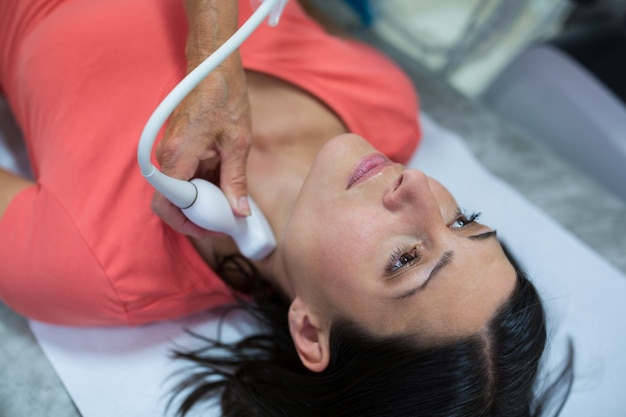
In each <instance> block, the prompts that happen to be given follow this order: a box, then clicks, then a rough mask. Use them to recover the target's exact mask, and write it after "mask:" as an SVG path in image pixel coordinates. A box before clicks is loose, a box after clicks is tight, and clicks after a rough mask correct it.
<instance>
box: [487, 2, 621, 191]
mask: <svg viewBox="0 0 626 417" xmlns="http://www.w3.org/2000/svg"><path fill="white" fill-rule="evenodd" d="M585 3H587V2H585ZM590 3H593V4H592V5H585V6H581V7H587V8H590V7H595V10H591V9H588V10H587V11H586V10H584V9H583V10H582V11H581V10H579V12H578V13H575V14H574V13H573V14H572V15H571V17H570V19H569V22H566V25H565V27H564V28H563V30H562V31H561V33H560V34H559V35H558V36H556V37H553V38H552V39H549V40H546V41H544V42H542V43H539V44H537V45H532V46H530V47H528V48H526V49H525V50H523V51H522V52H521V53H520V54H519V55H518V56H517V57H516V58H515V59H514V60H513V61H512V62H511V63H510V64H509V65H508V66H507V67H506V68H505V69H504V70H503V71H502V72H501V73H500V74H499V75H498V77H497V78H496V79H495V80H494V82H493V83H492V84H491V85H490V86H489V88H488V89H487V91H486V92H485V94H484V96H483V100H484V102H485V103H486V104H487V105H488V106H489V107H491V108H492V109H493V110H494V111H495V112H496V113H498V114H499V115H501V116H503V117H504V118H505V119H507V120H509V121H510V122H512V123H513V124H515V125H517V126H518V127H521V128H523V129H524V130H525V131H527V132H528V133H530V134H531V135H533V136H534V137H535V138H536V139H538V140H540V141H541V142H543V143H545V144H546V145H547V146H548V147H549V148H551V149H552V150H553V151H554V152H555V153H556V154H558V155H560V156H561V157H563V158H564V159H566V160H567V161H569V162H570V163H572V164H573V165H574V166H576V167H578V168H579V169H581V170H583V171H585V172H586V173H587V174H589V175H591V176H592V177H593V178H595V179H596V180H597V181H598V182H600V183H601V184H603V185H604V186H605V187H606V188H608V189H609V190H611V191H612V192H613V193H615V194H616V195H617V196H619V197H620V198H622V199H624V200H626V81H625V79H624V74H626V12H625V11H624V7H623V6H624V2H621V6H622V8H621V10H620V7H618V2H600V1H597V2H590ZM607 3H611V4H610V5H607ZM609 6H613V7H612V8H610V7H609Z"/></svg>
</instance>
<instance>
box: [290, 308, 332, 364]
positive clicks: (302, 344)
mask: <svg viewBox="0 0 626 417" xmlns="http://www.w3.org/2000/svg"><path fill="white" fill-rule="evenodd" d="M288 318H289V331H290V332H291V338H292V339H293V343H294V344H295V346H296V351H297V352H298V356H300V360H301V361H302V364H303V365H304V366H306V367H307V368H308V369H309V370H311V371H313V372H322V371H323V370H324V369H326V367H327V366H328V362H329V361H330V347H329V345H328V330H327V329H326V328H325V327H326V326H321V325H320V323H319V322H318V318H317V317H315V316H313V315H312V314H311V312H310V311H309V309H308V307H307V305H306V304H305V303H304V302H303V301H302V299H301V298H300V297H297V296H296V298H295V299H294V300H293V301H292V303H291V306H290V307H289V314H288Z"/></svg>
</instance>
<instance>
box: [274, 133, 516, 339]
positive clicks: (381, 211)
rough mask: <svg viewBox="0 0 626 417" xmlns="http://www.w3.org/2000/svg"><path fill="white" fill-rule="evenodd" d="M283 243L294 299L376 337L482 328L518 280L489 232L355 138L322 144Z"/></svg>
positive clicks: (424, 181)
mask: <svg viewBox="0 0 626 417" xmlns="http://www.w3.org/2000/svg"><path fill="white" fill-rule="evenodd" d="M280 242H281V243H280V244H279V248H278V251H279V252H280V259H281V262H282V265H283V267H284V271H285V273H286V275H287V276H288V279H289V281H290V286H291V290H292V292H293V293H294V294H291V295H292V296H297V297H299V298H300V299H301V300H302V301H303V302H305V303H306V304H307V305H308V306H309V308H311V309H312V311H313V312H314V313H315V314H317V315H319V317H322V318H323V319H324V320H326V321H327V322H328V323H330V322H332V320H333V318H335V317H337V316H340V317H347V318H350V319H352V320H354V321H356V322H357V323H360V324H361V325H364V326H365V327H366V328H367V329H369V330H370V331H372V332H373V333H375V334H378V335H390V334H398V333H401V334H407V333H408V334H415V335H419V336H421V337H425V338H432V339H433V340H438V339H442V338H443V339H445V338H446V337H455V336H461V335H466V334H473V333H476V332H477V331H480V330H481V329H482V328H483V327H484V326H485V324H486V323H487V322H488V320H489V319H490V318H491V317H492V316H493V315H494V313H495V312H496V310H497V309H498V308H499V307H500V306H501V305H502V304H503V303H504V301H505V300H506V299H507V298H508V296H509V295H510V294H511V292H512V291H513V288H514V286H515V282H516V278H515V271H514V269H513V267H512V266H511V264H510V263H509V261H508V260H507V258H506V256H505V254H504V252H503V250H502V248H501V246H500V244H499V242H498V240H497V239H496V237H495V233H494V231H493V230H492V229H490V228H488V227H487V226H484V225H481V224H479V223H478V222H476V221H472V216H471V215H470V214H463V213H460V212H459V208H458V205H457V203H456V202H455V200H454V198H453V197H452V195H451V194H450V193H449V192H448V191H447V190H446V189H445V188H444V187H443V186H442V185H441V184H440V183H438V182H437V181H435V180H434V179H432V178H429V177H427V176H426V175H424V173H422V172H421V171H417V170H412V169H406V168H405V167H403V166H401V165H398V164H394V163H392V162H391V161H389V160H387V159H386V158H384V157H382V156H381V155H380V154H378V153H376V152H375V150H374V149H373V148H372V147H371V145H369V144H368V143H367V142H366V141H365V140H363V139H362V138H360V137H358V136H356V135H350V134H348V135H342V136H339V137H337V138H335V139H333V140H331V141H329V142H328V143H327V144H326V145H325V147H324V148H323V149H322V150H321V151H320V153H319V155H318V157H317V159H316V160H315V162H314V164H313V166H312V168H311V171H310V172H309V175H308V176H307V178H306V181H305V183H304V185H303V188H302V190H301V192H300V194H299V196H298V199H297V201H296V203H295V207H294V210H293V212H292V214H291V217H290V218H289V219H288V222H287V226H286V228H285V232H284V235H283V238H282V239H281V240H280Z"/></svg>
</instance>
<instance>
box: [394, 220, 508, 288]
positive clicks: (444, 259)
mask: <svg viewBox="0 0 626 417" xmlns="http://www.w3.org/2000/svg"><path fill="white" fill-rule="evenodd" d="M496 236H497V234H496V231H495V230H490V231H488V232H484V233H479V234H477V235H472V236H468V237H467V238H468V239H471V240H486V239H490V238H495V237H496ZM453 257H454V252H453V251H445V252H444V253H443V254H442V255H441V258H439V260H438V261H437V264H436V265H435V266H434V267H433V269H432V270H431V271H430V273H429V274H428V278H426V281H424V283H423V284H420V285H419V286H417V287H415V288H411V289H410V290H407V291H405V292H402V293H400V294H398V295H396V296H394V297H393V298H394V299H396V300H403V299H405V298H408V297H410V296H412V295H414V294H415V293H417V292H418V291H420V290H422V289H424V288H425V287H426V285H428V283H429V282H430V281H431V280H432V279H433V278H434V277H435V276H436V275H437V274H438V273H439V272H441V270H442V269H443V268H445V267H446V266H448V265H450V264H451V263H452V259H453Z"/></svg>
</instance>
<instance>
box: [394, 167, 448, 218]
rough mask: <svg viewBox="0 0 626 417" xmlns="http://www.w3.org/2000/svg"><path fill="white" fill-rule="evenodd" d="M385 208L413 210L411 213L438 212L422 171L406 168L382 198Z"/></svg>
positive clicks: (426, 178) (435, 201) (437, 206)
mask: <svg viewBox="0 0 626 417" xmlns="http://www.w3.org/2000/svg"><path fill="white" fill-rule="evenodd" d="M383 204H384V206H385V208H386V209H387V210H390V211H399V210H403V209H410V210H413V213H418V212H419V213H421V214H426V213H428V212H433V213H439V205H438V204H437V200H436V199H435V196H434V195H433V193H432V191H431V189H430V186H429V184H428V177H427V176H426V174H424V173H423V172H422V171H419V170H416V169H407V170H405V171H403V172H402V173H400V176H399V177H398V178H397V179H396V181H395V182H394V183H393V185H392V187H390V189H389V190H388V191H387V193H386V194H385V196H384V198H383Z"/></svg>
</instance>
